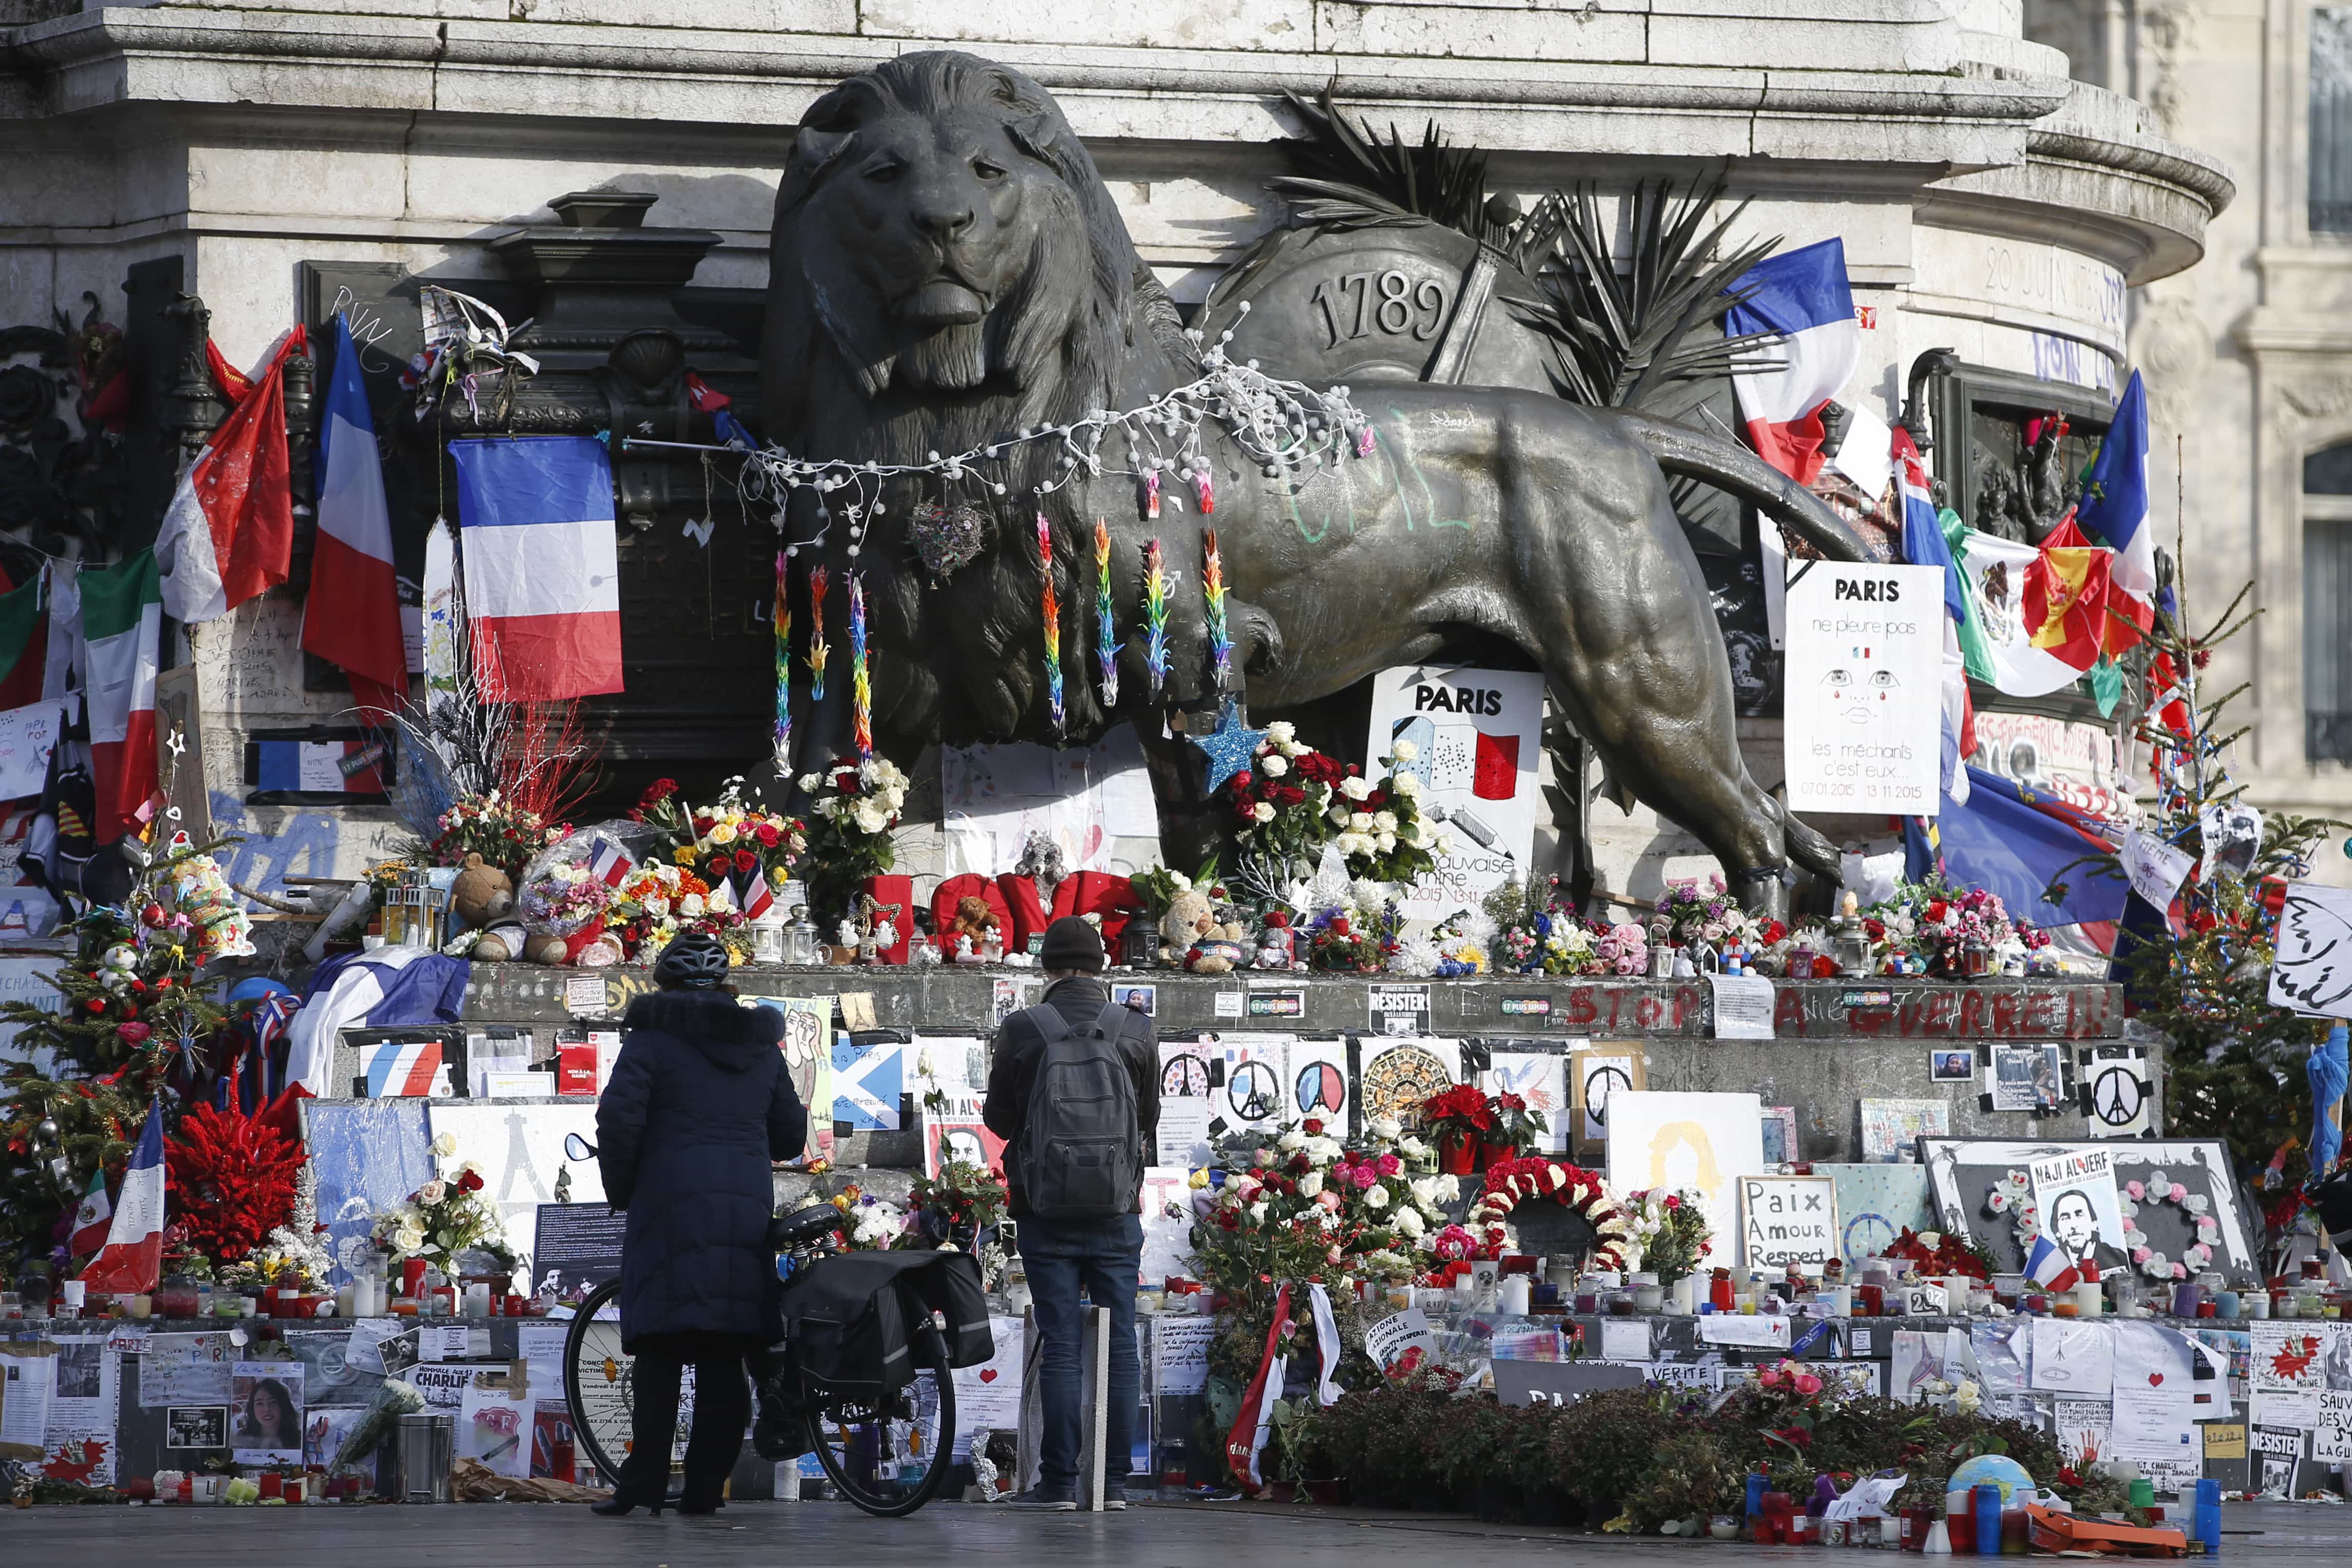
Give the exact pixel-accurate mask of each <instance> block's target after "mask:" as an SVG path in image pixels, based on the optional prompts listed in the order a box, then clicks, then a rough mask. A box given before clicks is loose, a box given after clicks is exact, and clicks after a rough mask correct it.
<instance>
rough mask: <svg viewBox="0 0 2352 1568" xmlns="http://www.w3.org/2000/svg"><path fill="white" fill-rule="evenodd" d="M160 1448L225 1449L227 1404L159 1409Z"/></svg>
mask: <svg viewBox="0 0 2352 1568" xmlns="http://www.w3.org/2000/svg"><path fill="white" fill-rule="evenodd" d="M163 1447H165V1448H227V1447H228V1407H227V1406H222V1405H174V1406H172V1407H171V1408H170V1409H168V1410H166V1411H164V1412H163Z"/></svg>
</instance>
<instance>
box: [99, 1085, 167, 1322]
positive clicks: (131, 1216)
mask: <svg viewBox="0 0 2352 1568" xmlns="http://www.w3.org/2000/svg"><path fill="white" fill-rule="evenodd" d="M162 1272H163V1102H162V1101H160V1100H158V1101H155V1102H153V1103H150V1104H149V1106H148V1107H147V1129H146V1131H144V1132H142V1133H141V1134H139V1147H138V1149H137V1150H136V1151H135V1152H134V1153H133V1154H132V1155H131V1166H130V1168H129V1169H127V1170H125V1171H124V1172H123V1173H122V1191H121V1193H120V1194H118V1195H117V1196H116V1197H115V1200H114V1223H113V1224H112V1225H111V1226H110V1228H108V1230H107V1233H106V1245H105V1246H103V1247H101V1248H100V1249H98V1256H97V1257H95V1258H92V1259H91V1260H89V1267H88V1268H85V1269H84V1270H82V1271H81V1278H82V1283H83V1284H84V1285H86V1286H87V1287H89V1291H90V1293H91V1294H93V1295H117V1296H132V1295H137V1294H139V1293H140V1292H142V1291H152V1290H153V1289H154V1288H155V1282H156V1279H157V1277H158V1276H159V1275H160V1274H161V1273H162Z"/></svg>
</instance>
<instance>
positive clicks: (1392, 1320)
mask: <svg viewBox="0 0 2352 1568" xmlns="http://www.w3.org/2000/svg"><path fill="white" fill-rule="evenodd" d="M1415 1346H1418V1347H1420V1350H1421V1353H1422V1354H1423V1355H1429V1354H1433V1353H1434V1352H1435V1351H1436V1349H1437V1341H1436V1339H1435V1338H1434V1337H1433V1335H1432V1334H1431V1333H1430V1332H1429V1315H1428V1314H1427V1313H1426V1312H1423V1311H1422V1310H1421V1309H1420V1308H1419V1307H1407V1308H1406V1309H1405V1310H1404V1311H1403V1312H1397V1313H1394V1314H1392V1315H1391V1316H1389V1317H1385V1318H1382V1319H1381V1321H1380V1322H1376V1323H1374V1324H1373V1325H1372V1326H1371V1327H1370V1328H1368V1329H1366V1330H1365V1331H1364V1354H1366V1355H1369V1356H1370V1357H1371V1358H1372V1364H1373V1365H1375V1366H1377V1367H1379V1368H1380V1369H1381V1371H1382V1372H1386V1371H1387V1370H1388V1369H1389V1368H1390V1367H1391V1366H1393V1365H1395V1364H1397V1362H1398V1361H1399V1360H1401V1359H1402V1357H1403V1355H1404V1354H1405V1353H1406V1352H1407V1351H1409V1350H1412V1349H1413V1348H1414V1347H1415Z"/></svg>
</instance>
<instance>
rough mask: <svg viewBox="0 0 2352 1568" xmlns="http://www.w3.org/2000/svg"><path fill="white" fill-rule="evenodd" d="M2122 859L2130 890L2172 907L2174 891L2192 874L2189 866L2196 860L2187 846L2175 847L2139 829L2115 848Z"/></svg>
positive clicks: (2166, 907)
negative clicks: (2183, 848) (2117, 848)
mask: <svg viewBox="0 0 2352 1568" xmlns="http://www.w3.org/2000/svg"><path fill="white" fill-rule="evenodd" d="M2116 856H2117V858H2118V859H2120V860H2121V861H2122V862H2123V866H2124V878H2125V880H2126V881H2127V882H2129V883H2131V890H2132V891H2133V892H2134V893H2137V894H2139V895H2140V897H2142V898H2144V899H2146V900H2147V902H2148V903H2149V904H2153V905H2154V906H2155V907H2157V908H2158V909H2169V908H2171V907H2172V895H2173V894H2176V893H2179V891H2180V884H2181V883H2182V881H2183V880H2185V879H2186V878H2187V877H2188V875H2189V867H2190V866H2192V865H2195V864H2196V863H2197V861H2196V857H2194V856H2193V855H2191V854H2189V852H2187V851H2186V850H2177V849H2174V848H2173V847H2172V846H2171V845H2170V844H2168V843H2166V842H2165V841H2163V840H2162V839H2159V838H2158V837H2156V836H2155V835H2153V834H2151V833H2143V832H2141V831H2138V830H2137V829H2134V830H2133V831H2130V832H2128V833H2126V834H2125V835H2124V841H2123V846H2122V848H2120V849H2119V850H2117V851H2116Z"/></svg>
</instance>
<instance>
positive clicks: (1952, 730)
mask: <svg viewBox="0 0 2352 1568" xmlns="http://www.w3.org/2000/svg"><path fill="white" fill-rule="evenodd" d="M1888 445H1889V452H1890V455H1892V456H1893V458H1894V461H1895V491H1896V493H1897V494H1898V495H1900V496H1901V497H1903V556H1904V559H1906V560H1908V561H1909V562H1910V563H1911V564H1912V565H1914V566H1940V567H1942V568H1943V569H1944V660H1943V684H1942V695H1943V708H1944V745H1943V758H1942V762H1943V768H1942V771H1943V779H1944V790H1943V792H1944V794H1945V796H1946V798H1948V800H1951V801H1952V802H1953V803H1954V804H1956V805H1962V806H1964V805H1966V804H1968V800H1969V770H1968V768H1967V766H1966V764H1967V761H1968V758H1969V755H1970V754H1971V753H1972V752H1974V751H1975V750H1976V748H1977V736H1976V728H1977V710H1976V705H1975V704H1974V703H1973V702H1972V701H1970V700H1969V664H1968V658H1967V656H1966V655H1965V654H1963V653H1961V652H1960V626H1961V624H1962V623H1963V622H1966V621H1967V620H1968V618H1969V596H1968V591H1967V589H1966V588H1964V587H1963V586H1962V584H1961V582H1960V569H1959V568H1958V566H1957V565H1955V564H1954V563H1953V560H1952V552H1951V550H1950V549H1948V547H1947V546H1946V545H1945V543H1944V525H1943V522H1942V520H1941V519H1940V518H1939V517H1937V513H1936V497H1935V495H1934V493H1933V492H1931V491H1930V490H1929V489H1928V488H1927V467H1926V465H1923V464H1922V463H1921V462H1920V461H1919V448H1918V446H1917V444H1915V443H1914V442H1913V441H1912V439H1911V433H1910V432H1909V431H1907V430H1905V429H1903V428H1902V427H1900V426H1899V425H1898V426H1897V427H1896V428H1895V431H1894V433H1893V434H1892V436H1891V437H1890V438H1889V444H1888Z"/></svg>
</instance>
